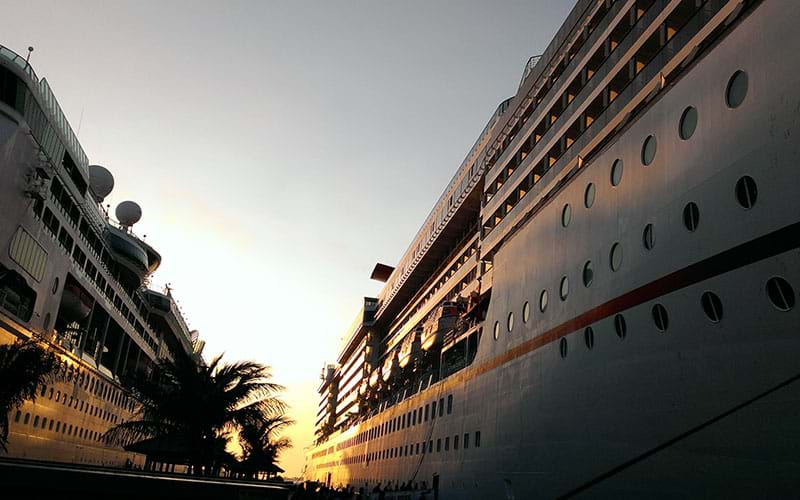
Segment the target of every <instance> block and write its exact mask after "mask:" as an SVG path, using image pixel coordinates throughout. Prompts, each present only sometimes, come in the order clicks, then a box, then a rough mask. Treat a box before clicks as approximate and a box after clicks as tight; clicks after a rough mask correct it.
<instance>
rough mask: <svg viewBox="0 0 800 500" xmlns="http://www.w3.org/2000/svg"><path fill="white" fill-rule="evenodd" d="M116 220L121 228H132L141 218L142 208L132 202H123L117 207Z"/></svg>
mask: <svg viewBox="0 0 800 500" xmlns="http://www.w3.org/2000/svg"><path fill="white" fill-rule="evenodd" d="M115 213H116V214H117V220H118V221H119V223H120V224H122V225H123V226H132V225H134V224H136V223H137V222H139V219H141V218H142V207H140V206H139V205H138V204H137V203H136V202H133V201H123V202H122V203H120V204H119V205H117V210H116V211H115Z"/></svg>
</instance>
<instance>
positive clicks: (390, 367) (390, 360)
mask: <svg viewBox="0 0 800 500" xmlns="http://www.w3.org/2000/svg"><path fill="white" fill-rule="evenodd" d="M396 367H397V350H394V351H392V352H391V353H390V354H389V355H388V356H386V361H384V362H383V370H382V372H381V373H382V378H383V381H384V382H386V381H388V380H389V378H390V377H391V376H392V371H394V369H395V368H396Z"/></svg>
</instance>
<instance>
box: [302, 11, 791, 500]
mask: <svg viewBox="0 0 800 500" xmlns="http://www.w3.org/2000/svg"><path fill="white" fill-rule="evenodd" d="M798 20H800V5H796V4H795V3H794V2H781V1H747V0H719V1H714V0H706V1H702V0H673V1H667V0H664V1H656V0H616V1H612V0H580V1H578V2H577V4H576V5H575V7H574V8H573V10H572V11H571V13H570V14H569V16H568V18H567V19H566V21H565V22H564V24H563V25H562V26H561V28H560V29H559V30H558V32H557V33H556V35H555V37H554V39H553V41H552V42H551V43H550V44H549V46H548V47H547V49H546V50H545V51H544V52H543V53H542V54H541V55H540V56H536V57H533V58H531V60H530V61H529V62H528V64H527V65H526V66H525V69H524V71H523V76H522V81H521V82H520V85H519V88H518V91H517V93H516V95H515V96H514V97H512V98H510V99H508V100H506V101H503V102H502V103H501V104H500V106H499V107H498V109H497V110H496V112H495V113H494V114H493V115H492V117H491V119H490V120H489V122H488V124H487V125H486V127H485V128H484V130H483V131H482V133H481V134H480V135H479V138H478V140H477V141H476V143H475V145H474V146H473V148H472V149H471V150H470V151H469V153H468V154H467V157H466V159H465V160H464V161H463V163H462V164H461V166H460V167H459V168H458V170H457V172H456V174H455V176H454V177H453V179H452V180H451V182H450V183H449V184H448V186H447V187H446V189H445V191H444V192H443V193H442V196H441V197H440V198H439V200H438V201H437V202H436V204H435V206H434V208H433V210H432V211H431V214H430V215H429V216H428V218H427V219H426V220H425V221H424V223H423V224H422V226H421V228H420V230H419V232H418V234H417V235H416V237H415V238H414V239H413V240H412V242H411V244H410V245H409V247H408V249H407V251H406V252H405V254H404V255H403V257H402V258H401V259H400V261H399V263H398V264H397V265H396V266H395V267H391V266H387V265H384V264H378V265H377V266H376V268H375V271H374V272H373V278H375V279H379V280H381V281H385V282H386V284H385V286H384V287H383V289H382V291H381V292H380V294H379V296H378V297H376V298H367V299H365V303H364V308H363V310H362V311H361V312H360V313H359V314H358V316H357V318H356V321H355V323H354V325H353V326H352V327H351V328H350V330H349V331H348V332H347V334H346V336H345V343H344V345H343V348H342V350H341V352H340V354H339V357H338V359H337V362H336V363H334V364H331V365H328V366H326V367H325V369H324V370H323V375H322V383H321V385H320V406H319V412H318V414H317V435H316V444H315V447H314V448H313V449H312V450H311V451H310V452H309V455H308V459H307V467H306V477H307V478H308V479H313V480H317V481H322V482H326V483H330V484H334V485H335V484H347V483H350V484H355V485H359V486H360V485H363V484H367V485H368V486H367V487H368V488H369V489H371V487H372V486H374V485H375V484H377V483H379V482H380V483H381V484H382V485H384V486H385V485H386V484H387V483H388V482H391V483H392V484H393V485H395V486H396V485H400V484H406V483H417V484H418V485H421V484H423V482H424V483H425V484H426V485H427V486H429V487H430V486H435V487H436V489H437V490H438V491H439V493H440V494H441V495H442V496H440V498H476V499H482V498H501V497H506V498H551V497H559V496H571V495H574V494H578V493H589V494H594V495H619V494H629V495H630V494H634V495H639V496H642V495H648V494H667V495H675V494H679V493H685V492H687V491H690V492H698V491H703V492H711V493H716V494H719V493H720V492H721V491H728V492H732V493H735V494H738V495H741V494H747V492H754V493H755V492H758V494H760V495H763V494H764V492H770V493H774V494H784V495H785V494H788V493H790V492H793V491H796V488H797V487H798V480H797V477H798V476H797V474H796V472H797V469H796V459H795V457H794V456H793V454H792V453H791V452H790V451H789V450H792V449H796V448H797V446H800V434H798V433H797V432H796V431H795V430H793V429H792V430H789V429H788V428H787V426H789V425H790V424H789V422H790V421H791V419H792V418H793V417H792V416H793V415H796V414H797V412H798V411H800V388H799V387H798V386H797V385H798V384H797V383H796V381H797V380H798V379H800V372H798V368H797V365H796V363H795V362H794V361H793V360H795V359H796V358H797V356H798V354H800V338H798V337H797V332H798V327H799V326H800V316H798V314H799V313H798V308H797V307H796V306H795V303H796V291H795V290H796V287H797V283H799V282H800V269H798V263H799V261H798V254H797V248H798V246H800V229H798V227H800V197H798V186H800V184H798V183H797V181H796V176H797V174H796V164H797V159H798V157H800V139H798V138H799V137H800V107H799V106H800V87H799V86H798V85H797V83H798V80H800V60H798V59H797V57H796V52H797V50H798V49H800V34H798V33H797V30H796V29H795V28H794V25H795V24H796V22H797V21H798ZM764 477H771V478H774V479H775V480H772V481H764V480H763V479H762V478H764Z"/></svg>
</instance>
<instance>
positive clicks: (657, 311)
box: [651, 304, 669, 332]
mask: <svg viewBox="0 0 800 500" xmlns="http://www.w3.org/2000/svg"><path fill="white" fill-rule="evenodd" d="M651 313H652V314H653V323H655V324H656V328H657V329H658V331H659V332H666V331H667V328H669V315H668V314H667V308H665V307H664V306H662V305H661V304H656V305H654V306H653V309H652V310H651Z"/></svg>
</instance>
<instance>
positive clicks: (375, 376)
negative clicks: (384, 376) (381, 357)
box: [369, 367, 381, 387]
mask: <svg viewBox="0 0 800 500" xmlns="http://www.w3.org/2000/svg"><path fill="white" fill-rule="evenodd" d="M380 378H381V369H380V367H378V368H376V369H374V370H372V374H371V375H370V376H369V386H370V387H375V386H377V385H378V380H380Z"/></svg>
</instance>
